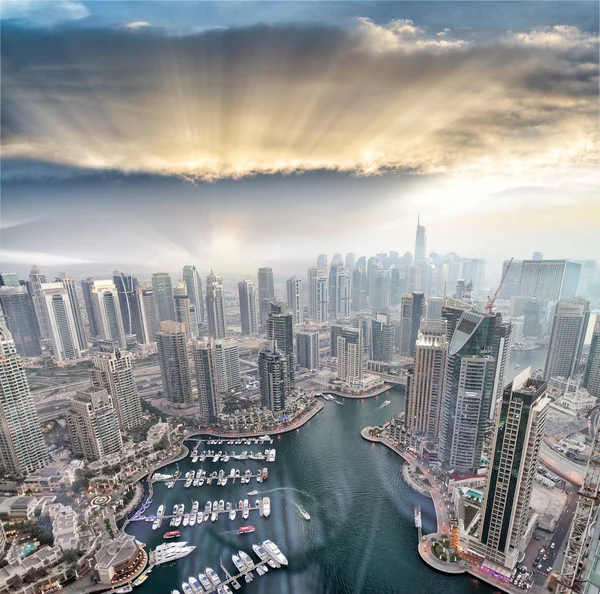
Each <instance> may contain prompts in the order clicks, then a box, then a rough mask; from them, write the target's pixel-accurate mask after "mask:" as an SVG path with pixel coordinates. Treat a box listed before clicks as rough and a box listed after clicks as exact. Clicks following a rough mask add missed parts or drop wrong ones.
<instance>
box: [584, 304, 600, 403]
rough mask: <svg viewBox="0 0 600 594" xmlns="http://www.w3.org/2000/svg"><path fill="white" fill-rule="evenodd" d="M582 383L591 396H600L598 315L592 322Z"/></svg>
mask: <svg viewBox="0 0 600 594" xmlns="http://www.w3.org/2000/svg"><path fill="white" fill-rule="evenodd" d="M582 383H583V387H584V388H587V391H588V392H589V393H590V394H591V395H592V396H596V398H598V397H600V315H597V316H596V322H595V323H594V332H593V334H592V343H591V344H590V353H589V355H588V360H587V365H586V366H585V372H584V374H583V382H582Z"/></svg>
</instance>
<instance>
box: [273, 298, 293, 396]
mask: <svg viewBox="0 0 600 594" xmlns="http://www.w3.org/2000/svg"><path fill="white" fill-rule="evenodd" d="M267 338H268V339H269V340H274V341H276V342H277V349H278V350H279V352H281V353H283V354H284V355H285V356H286V357H287V359H288V364H287V369H288V373H289V381H288V384H289V386H290V388H293V387H294V385H295V379H294V370H295V368H296V364H295V358H294V322H293V319H292V314H291V313H284V311H283V307H282V306H281V305H278V304H276V303H271V307H270V310H269V315H268V317H267Z"/></svg>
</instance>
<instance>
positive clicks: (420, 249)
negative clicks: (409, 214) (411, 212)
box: [415, 216, 426, 262]
mask: <svg viewBox="0 0 600 594" xmlns="http://www.w3.org/2000/svg"><path fill="white" fill-rule="evenodd" d="M425 246H426V239H425V227H423V225H421V220H420V216H419V217H417V235H416V238H415V262H423V261H424V260H425V257H426V256H425V254H426V247H425Z"/></svg>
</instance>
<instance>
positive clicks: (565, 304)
mask: <svg viewBox="0 0 600 594" xmlns="http://www.w3.org/2000/svg"><path fill="white" fill-rule="evenodd" d="M589 318H590V304H589V302H588V301H586V300H585V299H578V298H576V297H573V298H571V299H569V300H566V301H559V302H558V304H557V306H556V310H555V312H554V320H553V322H552V332H551V334H550V344H549V346H548V354H547V356H546V366H545V367H544V379H545V380H546V381H548V380H550V379H551V378H553V377H565V378H568V377H571V376H572V375H575V374H576V373H577V371H578V368H579V362H580V361H581V351H582V350H583V342H584V340H585V333H586V330H587V325H588V321H589Z"/></svg>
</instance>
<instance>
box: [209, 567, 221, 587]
mask: <svg viewBox="0 0 600 594" xmlns="http://www.w3.org/2000/svg"><path fill="white" fill-rule="evenodd" d="M206 575H207V576H208V579H209V580H210V581H211V582H212V583H213V584H214V585H215V586H218V585H219V584H220V583H221V578H220V577H219V576H218V575H217V572H216V571H215V570H214V569H212V568H210V567H207V568H206Z"/></svg>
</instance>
